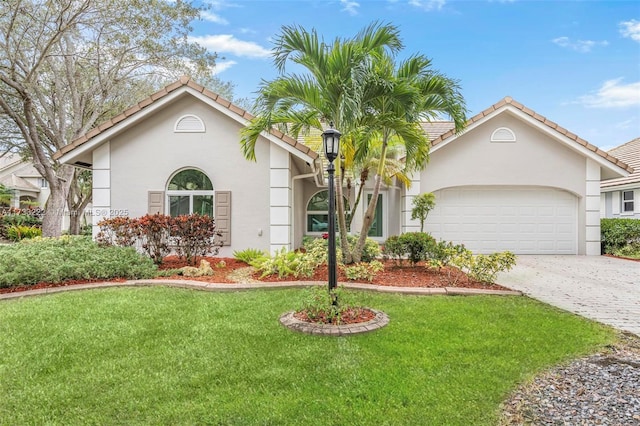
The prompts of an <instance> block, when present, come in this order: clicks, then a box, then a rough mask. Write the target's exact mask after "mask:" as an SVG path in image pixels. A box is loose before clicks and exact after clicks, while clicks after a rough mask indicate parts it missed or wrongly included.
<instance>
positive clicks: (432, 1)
mask: <svg viewBox="0 0 640 426" xmlns="http://www.w3.org/2000/svg"><path fill="white" fill-rule="evenodd" d="M446 3H447V0H409V4H410V5H411V6H415V7H419V8H420V9H423V10H425V11H427V12H430V11H432V10H440V9H442V8H443V7H444V5H445V4H446Z"/></svg>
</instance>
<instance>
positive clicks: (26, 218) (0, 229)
mask: <svg viewBox="0 0 640 426" xmlns="http://www.w3.org/2000/svg"><path fill="white" fill-rule="evenodd" d="M14 226H20V227H27V228H29V227H35V228H42V210H40V209H14V208H11V209H6V211H5V212H4V213H3V214H2V215H0V235H1V236H3V237H5V238H10V237H9V232H10V231H9V229H10V228H11V227H14Z"/></svg>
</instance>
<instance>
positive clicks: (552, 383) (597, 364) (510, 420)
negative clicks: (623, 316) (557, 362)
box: [500, 334, 640, 426]
mask: <svg viewBox="0 0 640 426" xmlns="http://www.w3.org/2000/svg"><path fill="white" fill-rule="evenodd" d="M500 425H503V426H506V425H610V426H614V425H616V426H618V425H625V426H626V425H640V338H638V336H635V335H632V334H624V335H622V336H621V343H620V344H618V345H616V346H613V347H610V348H607V350H606V351H604V352H602V353H599V354H596V355H591V356H588V357H584V358H580V359H577V360H575V361H573V362H571V363H570V364H568V365H562V366H559V367H555V368H553V369H552V370H550V371H548V372H546V373H544V374H543V375H541V376H539V377H537V378H535V379H534V380H533V382H532V383H528V384H526V385H524V386H522V387H520V388H519V389H517V390H516V391H515V392H514V393H513V394H512V395H511V396H510V398H509V399H508V400H507V401H506V402H505V403H504V405H503V413H502V418H501V421H500Z"/></svg>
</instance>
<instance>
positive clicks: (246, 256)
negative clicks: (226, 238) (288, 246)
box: [233, 248, 269, 264]
mask: <svg viewBox="0 0 640 426" xmlns="http://www.w3.org/2000/svg"><path fill="white" fill-rule="evenodd" d="M233 257H234V258H235V259H238V260H240V261H242V262H244V263H246V264H251V262H253V261H254V260H256V259H259V258H261V257H269V255H268V254H267V253H265V252H264V251H262V250H258V249H252V248H248V249H245V250H241V251H234V252H233Z"/></svg>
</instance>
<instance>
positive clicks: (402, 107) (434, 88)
mask: <svg viewBox="0 0 640 426" xmlns="http://www.w3.org/2000/svg"><path fill="white" fill-rule="evenodd" d="M402 47H403V46H402V42H401V40H400V37H399V33H398V29H397V27H395V26H393V25H389V24H387V25H380V24H378V23H373V24H371V25H369V26H368V27H366V28H365V29H363V30H362V31H360V32H359V33H358V34H357V35H356V36H355V37H354V38H352V39H340V38H336V39H335V40H334V41H333V43H331V44H325V43H324V41H323V40H322V39H321V38H320V37H319V36H318V34H317V32H316V31H315V30H311V32H309V31H307V30H305V29H303V28H301V27H297V26H291V27H283V29H282V33H281V35H279V36H278V37H277V38H276V42H275V48H274V53H273V56H274V62H275V65H276V67H277V68H278V70H279V71H280V72H281V76H280V77H278V78H276V79H275V80H272V81H269V82H263V83H262V84H261V86H260V89H259V96H258V99H257V101H256V113H257V115H256V117H255V118H254V119H253V120H252V121H251V122H250V123H249V125H248V126H247V127H246V128H244V129H243V132H242V138H241V146H242V151H243V154H244V156H245V157H246V158H247V159H250V160H254V161H255V144H256V141H257V139H258V136H259V135H260V133H261V132H263V131H268V130H269V129H270V128H272V127H276V128H278V129H279V130H280V131H283V132H285V133H287V134H289V135H291V136H293V137H294V138H297V137H298V135H299V134H300V133H301V132H305V133H306V132H308V131H309V129H311V128H315V129H318V130H320V131H322V130H323V123H328V122H333V123H334V124H335V127H336V128H337V129H339V130H340V131H341V132H342V134H343V137H342V151H343V153H345V152H346V153H348V156H347V157H348V158H350V161H353V163H352V164H354V165H355V164H363V163H364V162H365V160H366V159H367V158H369V157H371V153H372V152H373V151H374V148H375V147H376V146H379V147H380V152H379V157H378V158H379V160H380V161H379V162H378V165H377V167H376V175H375V180H374V193H373V196H372V197H371V201H370V203H369V205H368V207H367V211H366V213H365V218H364V221H363V226H362V230H361V233H360V239H359V240H358V244H357V246H356V248H355V250H354V251H353V252H351V250H350V248H349V245H348V243H347V238H346V233H347V232H346V231H347V225H346V215H345V211H344V210H345V209H344V205H343V203H336V204H337V210H338V214H337V217H338V227H339V230H340V243H341V246H342V253H343V258H344V259H343V260H344V261H345V263H351V262H353V261H356V262H357V261H359V260H360V257H361V253H362V249H363V247H364V243H365V241H366V236H367V233H368V230H369V228H370V227H371V224H372V222H373V215H374V212H375V206H376V203H377V198H378V194H379V192H380V187H381V183H382V177H383V176H384V169H385V164H386V163H387V150H388V146H389V142H390V141H391V140H392V139H397V140H398V141H399V143H401V145H402V146H403V149H404V152H405V163H404V168H405V171H407V172H413V171H416V170H419V169H421V168H422V167H424V165H425V164H426V162H427V160H428V158H429V157H428V153H429V140H428V137H427V136H426V135H425V134H424V132H423V131H422V128H421V127H420V125H419V121H421V120H425V119H431V118H434V117H436V116H438V115H440V114H446V115H449V116H450V117H451V119H452V120H453V121H454V123H455V128H456V130H457V131H460V130H461V129H462V127H463V125H464V122H465V107H464V100H463V98H462V96H461V94H460V92H459V86H458V84H457V82H456V81H454V80H451V79H449V78H447V77H445V76H442V75H440V74H438V73H435V72H433V71H431V69H430V61H429V60H428V59H427V58H425V57H423V56H421V55H418V56H413V57H411V58H409V59H407V60H405V61H403V62H401V63H400V64H399V66H398V67H397V68H396V66H395V62H394V58H395V55H396V54H397V53H398V52H399V51H400V50H401V49H402ZM288 61H291V62H293V63H295V64H297V65H300V66H302V67H303V68H305V70H306V71H307V73H306V74H304V75H301V74H284V72H285V65H286V64H287V62H288ZM340 161H341V160H340V158H338V159H337V160H336V162H337V164H336V169H337V170H338V171H340V170H341V169H342V167H341V165H340ZM343 180H344V173H342V174H340V175H339V179H337V182H336V199H338V200H342V199H343V198H344V196H343V194H342V192H343V191H342V188H343Z"/></svg>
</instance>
